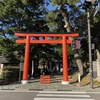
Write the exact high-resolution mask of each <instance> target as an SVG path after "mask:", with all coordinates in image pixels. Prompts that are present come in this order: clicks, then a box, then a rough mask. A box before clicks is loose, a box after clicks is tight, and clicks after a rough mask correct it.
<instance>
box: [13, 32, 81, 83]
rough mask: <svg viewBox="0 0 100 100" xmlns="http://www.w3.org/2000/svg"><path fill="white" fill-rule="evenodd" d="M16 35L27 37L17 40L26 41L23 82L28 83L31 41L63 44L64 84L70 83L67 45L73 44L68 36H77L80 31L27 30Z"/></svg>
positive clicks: (18, 41) (17, 41) (19, 41)
mask: <svg viewBox="0 0 100 100" xmlns="http://www.w3.org/2000/svg"><path fill="white" fill-rule="evenodd" d="M15 36H20V37H26V39H24V40H16V43H25V44H26V47H25V58H24V70H23V78H22V84H27V83H28V65H29V52H30V43H34V44H62V56H63V63H62V64H63V81H62V84H69V82H68V64H67V49H66V48H67V46H66V44H71V43H72V41H71V40H67V37H77V36H79V33H31V32H30V33H27V32H15ZM30 37H44V40H31V38H30ZM48 37H61V40H49V39H48Z"/></svg>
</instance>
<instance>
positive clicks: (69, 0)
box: [51, 0, 80, 6]
mask: <svg viewBox="0 0 100 100" xmlns="http://www.w3.org/2000/svg"><path fill="white" fill-rule="evenodd" d="M79 1H80V0H51V2H52V5H53V6H54V5H56V4H58V5H59V4H72V5H74V4H75V3H77V2H79Z"/></svg>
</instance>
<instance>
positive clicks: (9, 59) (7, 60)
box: [0, 56, 17, 64]
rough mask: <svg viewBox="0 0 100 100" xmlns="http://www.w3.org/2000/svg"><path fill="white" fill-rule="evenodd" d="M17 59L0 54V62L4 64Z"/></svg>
mask: <svg viewBox="0 0 100 100" xmlns="http://www.w3.org/2000/svg"><path fill="white" fill-rule="evenodd" d="M15 62H17V61H15V60H12V59H11V58H8V57H2V56H0V64H5V63H15Z"/></svg>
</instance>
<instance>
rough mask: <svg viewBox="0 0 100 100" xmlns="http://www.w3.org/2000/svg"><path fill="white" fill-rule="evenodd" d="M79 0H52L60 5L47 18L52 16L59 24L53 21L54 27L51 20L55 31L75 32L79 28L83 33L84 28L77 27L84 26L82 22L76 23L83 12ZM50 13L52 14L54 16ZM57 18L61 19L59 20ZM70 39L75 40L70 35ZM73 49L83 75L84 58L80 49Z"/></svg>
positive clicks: (54, 3) (53, 3)
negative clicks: (79, 51)
mask: <svg viewBox="0 0 100 100" xmlns="http://www.w3.org/2000/svg"><path fill="white" fill-rule="evenodd" d="M79 1H80V0H51V3H52V5H53V6H54V5H58V6H57V9H56V10H55V11H53V12H52V13H53V14H52V13H51V12H50V13H49V14H48V16H47V18H48V19H49V20H50V18H51V19H52V20H53V19H54V20H55V21H56V24H57V25H56V24H54V23H53V25H55V27H53V26H52V24H50V22H49V26H50V25H51V26H50V27H51V29H52V27H53V28H54V30H55V31H58V30H59V31H58V32H65V31H67V32H73V31H77V30H79V31H80V32H82V33H83V31H82V30H80V29H78V28H77V26H80V27H81V26H82V22H79V21H78V23H77V24H76V22H77V21H76V19H78V17H79V16H80V14H81V11H80V10H79V7H78V5H79V4H80V5H81V3H80V2H79ZM58 10H59V11H58ZM50 14H52V16H53V18H52V16H51V15H50ZM54 16H55V17H54ZM57 19H59V21H58V20H57ZM58 23H59V24H58ZM61 24H62V25H63V26H62V25H61ZM59 27H60V28H59ZM64 28H65V29H64ZM57 29H58V30H57ZM81 29H82V28H81ZM80 35H81V34H80ZM69 39H70V40H73V39H74V38H73V37H69ZM72 50H73V52H74V57H75V60H76V63H77V65H78V68H79V71H80V75H81V76H83V63H82V60H81V58H80V55H79V53H78V49H72Z"/></svg>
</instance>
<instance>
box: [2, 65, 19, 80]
mask: <svg viewBox="0 0 100 100" xmlns="http://www.w3.org/2000/svg"><path fill="white" fill-rule="evenodd" d="M2 76H3V79H5V80H8V81H14V80H18V79H19V67H14V66H4V68H3V74H2Z"/></svg>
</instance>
